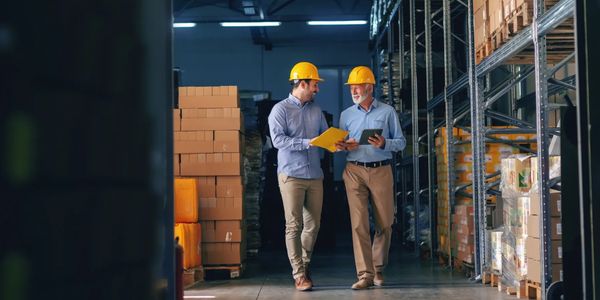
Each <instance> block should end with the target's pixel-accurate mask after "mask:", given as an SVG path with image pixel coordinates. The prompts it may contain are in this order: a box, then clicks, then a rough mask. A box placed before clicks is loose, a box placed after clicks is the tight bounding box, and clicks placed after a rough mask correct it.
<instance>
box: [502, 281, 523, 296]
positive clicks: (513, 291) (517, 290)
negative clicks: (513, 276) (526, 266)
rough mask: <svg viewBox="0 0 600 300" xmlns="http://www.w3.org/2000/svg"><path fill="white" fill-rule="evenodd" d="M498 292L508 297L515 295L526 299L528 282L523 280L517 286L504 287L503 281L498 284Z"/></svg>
mask: <svg viewBox="0 0 600 300" xmlns="http://www.w3.org/2000/svg"><path fill="white" fill-rule="evenodd" d="M498 292H504V293H506V294H507V295H514V296H517V298H520V299H525V297H526V292H527V281H526V280H521V281H519V284H518V285H517V286H508V285H503V284H502V281H500V282H498Z"/></svg>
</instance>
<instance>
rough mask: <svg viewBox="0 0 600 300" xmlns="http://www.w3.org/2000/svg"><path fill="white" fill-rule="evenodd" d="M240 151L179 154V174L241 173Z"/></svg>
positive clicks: (223, 174)
mask: <svg viewBox="0 0 600 300" xmlns="http://www.w3.org/2000/svg"><path fill="white" fill-rule="evenodd" d="M241 166H242V165H241V155H240V153H212V154H181V175H184V176H228V175H231V176H237V175H241Z"/></svg>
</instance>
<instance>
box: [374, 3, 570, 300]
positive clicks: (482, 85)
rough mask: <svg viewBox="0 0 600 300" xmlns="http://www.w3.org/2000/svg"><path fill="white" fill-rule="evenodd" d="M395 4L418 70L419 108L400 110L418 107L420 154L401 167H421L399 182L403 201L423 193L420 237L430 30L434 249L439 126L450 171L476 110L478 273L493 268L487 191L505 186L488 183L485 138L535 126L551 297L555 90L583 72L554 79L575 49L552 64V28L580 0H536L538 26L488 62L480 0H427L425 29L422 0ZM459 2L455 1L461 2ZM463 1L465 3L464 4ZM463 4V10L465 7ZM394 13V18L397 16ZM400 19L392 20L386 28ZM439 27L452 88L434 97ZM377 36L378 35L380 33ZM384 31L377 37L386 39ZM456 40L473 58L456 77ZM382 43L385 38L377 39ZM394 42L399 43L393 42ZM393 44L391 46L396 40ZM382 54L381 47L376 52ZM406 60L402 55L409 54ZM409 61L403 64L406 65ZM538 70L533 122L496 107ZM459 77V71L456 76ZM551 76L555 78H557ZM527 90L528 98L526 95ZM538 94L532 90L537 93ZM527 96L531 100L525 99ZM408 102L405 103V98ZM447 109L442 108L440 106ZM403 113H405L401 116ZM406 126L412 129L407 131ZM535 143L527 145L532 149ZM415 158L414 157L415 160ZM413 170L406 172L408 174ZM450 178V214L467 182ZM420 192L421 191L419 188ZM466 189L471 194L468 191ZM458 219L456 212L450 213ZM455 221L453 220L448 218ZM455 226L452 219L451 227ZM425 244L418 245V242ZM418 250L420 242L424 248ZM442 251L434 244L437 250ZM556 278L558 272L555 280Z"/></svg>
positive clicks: (413, 118) (414, 96)
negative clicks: (504, 73) (461, 132)
mask: <svg viewBox="0 0 600 300" xmlns="http://www.w3.org/2000/svg"><path fill="white" fill-rule="evenodd" d="M395 2H396V3H395V5H393V6H394V8H393V10H391V13H390V15H391V16H394V15H397V18H398V19H399V22H398V25H399V26H398V33H399V34H398V38H399V42H400V46H399V52H400V53H401V55H402V56H403V57H404V56H407V57H408V58H409V59H410V75H409V76H406V74H405V72H404V71H405V70H404V68H401V70H400V72H401V74H400V78H405V77H410V78H411V97H410V98H411V99H410V101H411V102H410V103H411V109H410V111H399V114H400V115H401V116H404V115H406V114H410V123H409V122H405V123H403V124H402V125H403V127H405V128H407V127H409V126H412V133H413V135H412V147H413V155H412V157H410V158H408V157H404V158H403V159H401V160H400V163H399V164H398V166H399V167H400V169H403V166H407V165H411V164H412V167H413V172H412V175H413V180H412V182H413V185H412V190H411V191H409V190H408V189H409V188H408V187H406V184H405V181H406V180H407V179H406V175H407V174H406V173H407V172H404V173H402V171H401V174H400V176H399V178H400V180H401V181H402V182H400V184H399V186H402V188H400V191H399V195H401V198H402V199H403V201H402V206H401V207H402V208H403V207H405V205H406V204H407V201H408V199H407V195H408V194H410V192H413V194H414V195H417V197H413V201H414V207H415V218H416V219H415V239H418V236H419V231H418V225H417V224H418V223H419V222H418V212H419V210H418V205H419V203H420V201H419V199H420V197H419V196H418V195H420V193H421V192H422V190H421V186H420V182H419V171H420V168H419V156H420V155H421V153H419V140H420V137H419V135H418V134H419V128H418V124H419V102H418V88H419V86H418V81H417V70H416V64H417V59H418V58H417V51H416V46H417V43H418V40H419V38H421V37H423V36H424V43H423V44H421V46H423V47H424V49H425V50H424V53H425V56H424V57H425V78H426V80H425V82H424V84H423V83H422V84H421V86H420V88H422V89H425V93H426V97H427V105H426V112H427V126H426V127H427V130H426V132H427V133H426V138H427V149H428V150H427V153H426V155H427V162H428V163H427V173H428V176H427V178H428V182H429V188H426V189H425V191H427V200H428V203H429V209H430V234H431V235H430V237H431V238H430V241H431V243H432V250H437V247H438V246H437V245H436V238H435V236H436V226H435V221H434V220H436V218H435V210H434V207H435V205H434V203H435V199H434V197H435V190H434V186H435V183H434V178H435V166H434V164H435V157H434V132H435V129H436V128H439V127H441V126H446V127H447V130H446V134H447V136H446V140H447V141H448V142H447V145H446V147H447V148H446V152H447V154H446V155H448V157H447V158H446V159H447V161H448V162H449V163H448V165H447V166H446V170H447V171H448V174H453V173H454V172H455V170H454V166H453V164H452V161H453V158H452V155H453V145H454V144H455V141H454V140H453V128H454V127H455V126H456V124H457V123H458V122H459V121H461V120H462V119H464V118H465V117H467V116H469V117H470V119H471V120H470V130H471V135H472V137H471V143H472V153H473V170H472V171H473V184H472V187H473V194H472V195H471V196H472V197H473V205H474V208H475V210H474V211H475V231H476V235H475V257H474V269H475V272H474V273H475V275H476V276H480V275H481V274H482V272H483V271H484V269H485V268H486V267H487V263H488V262H487V261H486V257H485V250H486V249H485V242H484V241H485V229H486V228H487V223H486V209H487V208H488V207H487V203H486V198H487V195H488V194H497V193H498V192H497V190H494V189H493V187H495V186H497V183H486V181H485V179H486V178H485V172H484V163H485V162H484V160H485V144H486V143H487V142H500V143H506V144H511V143H510V141H505V140H495V139H491V138H490V137H489V135H491V134H493V133H498V132H535V133H536V142H537V145H538V147H537V155H538V157H539V158H540V159H539V161H540V173H539V176H540V177H539V178H538V182H539V183H540V187H541V190H540V191H541V193H540V197H541V203H542V206H543V207H542V218H541V224H540V228H542V230H541V232H542V236H541V240H542V241H544V245H543V247H542V249H543V250H542V252H543V253H541V254H542V255H541V257H542V258H543V263H542V264H541V265H542V273H543V274H544V280H542V281H543V282H542V290H543V294H544V297H545V294H546V291H547V289H548V287H549V285H550V283H551V282H552V280H553V278H551V270H550V268H551V265H550V264H549V256H550V251H551V249H550V245H549V243H547V242H546V241H548V240H549V239H548V236H549V218H548V214H549V213H548V205H547V203H548V197H549V188H550V187H549V174H548V164H549V159H548V157H549V153H548V148H549V137H550V135H556V134H558V132H559V129H556V128H549V127H548V119H547V115H548V110H549V105H548V96H549V95H552V94H555V93H557V92H559V91H562V90H564V89H574V88H575V86H574V82H575V77H576V76H573V77H570V78H567V79H564V80H562V81H558V80H555V79H552V76H553V74H554V73H555V72H556V71H557V70H558V69H560V68H561V67H563V66H564V65H566V64H567V63H568V62H569V61H571V60H572V59H573V58H574V57H575V55H574V54H572V55H568V56H566V57H565V58H564V59H563V60H562V61H560V62H559V63H558V64H556V65H554V66H553V67H552V68H549V67H548V62H547V54H546V52H547V50H546V35H547V34H549V33H550V32H551V31H552V30H553V29H554V28H556V27H557V26H558V25H560V24H562V23H564V22H565V21H566V20H567V19H569V18H572V17H574V12H575V0H561V1H560V2H558V3H557V4H555V5H554V6H553V7H552V8H551V9H549V10H548V11H544V7H545V6H544V1H543V0H534V4H535V5H534V17H533V21H532V23H531V25H529V26H528V27H526V28H524V29H522V30H521V31H520V32H519V33H517V34H516V35H514V36H513V37H511V38H510V40H509V41H508V42H507V43H506V44H504V45H502V46H501V47H499V48H498V49H496V50H495V51H494V52H493V53H492V54H491V55H489V56H488V57H487V58H485V59H484V60H483V61H481V62H480V63H479V64H476V63H475V49H474V24H473V17H472V16H473V0H466V1H461V0H443V1H442V6H441V7H440V8H438V9H437V10H435V11H433V12H432V3H436V4H437V3H439V1H433V0H425V1H424V10H423V21H424V25H425V26H424V32H423V33H417V32H416V31H415V24H416V21H417V18H416V13H420V11H417V8H416V7H415V0H409V5H408V6H402V1H395ZM453 7H454V8H453ZM461 7H462V8H461ZM403 9H408V10H409V12H408V15H409V18H410V28H409V34H408V36H409V37H410V51H404V45H403V44H404V37H405V33H404V28H402V24H403V23H402V17H403V15H404V12H403ZM461 10H462V11H461ZM463 11H466V12H467V13H466V14H464V15H463V17H464V18H466V24H467V25H466V37H465V38H464V39H463V38H461V37H460V36H458V35H457V34H455V31H454V30H453V28H452V26H451V24H452V18H453V17H454V16H456V15H460V14H461V13H462V12H463ZM440 12H441V13H442V18H443V24H442V25H441V26H440V24H439V22H438V21H437V20H436V18H439V14H440ZM389 19H393V17H390V18H389ZM391 25H392V26H393V25H394V24H390V23H389V22H388V23H387V24H385V26H384V27H389V26H391ZM433 26H437V27H442V29H443V30H444V31H443V36H444V47H443V48H444V88H443V90H442V91H441V92H439V93H438V94H437V95H435V96H434V76H433V61H434V60H433V54H434V53H433V47H432V28H433ZM382 32H384V34H388V37H390V38H393V36H391V35H390V31H389V30H388V31H385V30H384V31H382ZM376 36H377V34H376ZM380 39H381V37H380V36H379V38H378V39H377V40H380ZM453 43H466V45H465V47H466V49H467V51H466V61H467V69H466V71H465V72H464V73H463V74H462V75H461V76H456V74H457V73H458V72H457V67H456V64H455V63H454V62H453V60H452V56H451V53H452V51H453V50H454V47H453ZM377 44H378V43H377ZM391 44H392V45H393V43H391ZM531 44H533V46H534V60H533V65H532V66H523V67H519V68H513V69H516V71H515V72H513V73H512V74H511V76H510V77H509V78H508V79H506V80H504V81H502V82H500V83H499V84H498V86H497V87H495V88H493V89H492V86H491V85H492V84H491V80H490V73H491V72H492V71H494V70H495V69H497V68H498V67H500V66H501V65H502V64H503V63H504V62H506V61H507V60H508V59H509V58H511V57H514V56H516V55H517V54H519V53H520V52H522V51H523V50H524V49H525V48H527V47H528V46H531ZM388 46H389V45H388ZM376 53H377V52H376ZM401 61H402V59H401ZM402 65H403V64H402ZM532 74H534V75H535V82H536V92H535V108H536V110H535V111H536V123H535V124H531V123H529V122H527V121H524V120H521V119H519V118H517V116H515V115H510V114H504V113H500V112H497V111H494V110H492V109H491V108H492V104H494V103H495V102H497V101H498V100H499V99H501V97H502V96H504V95H505V94H507V93H509V92H510V91H511V90H512V89H513V88H514V87H515V86H517V85H519V84H521V83H522V82H523V81H524V80H525V79H526V78H527V77H528V76H530V75H532ZM456 77H458V78H456ZM549 83H550V84H549ZM463 92H466V93H467V95H468V98H469V99H470V100H469V102H468V105H463V106H460V105H456V107H455V104H457V103H454V99H453V98H454V96H456V95H458V94H459V93H463ZM526 98H527V97H523V99H526ZM530 98H531V97H529V99H530ZM398 100H399V101H408V100H409V99H398ZM523 101H525V100H523ZM442 103H443V104H444V107H443V110H444V118H443V119H444V120H443V121H442V122H439V123H437V124H435V123H434V122H435V120H436V119H435V110H436V109H438V107H441V105H442ZM400 106H401V107H402V105H400ZM438 110H439V109H438ZM401 119H402V118H401ZM486 120H495V121H500V122H503V123H507V124H510V125H514V126H517V127H519V128H515V129H503V130H499V129H490V128H487V127H486V123H489V121H487V122H486ZM405 132H406V131H405ZM525 150H527V149H525ZM409 161H410V162H409ZM402 175H405V176H402ZM448 177H449V180H448V183H447V187H446V189H447V191H448V195H447V199H448V200H449V202H450V205H449V209H448V210H449V211H448V215H449V216H450V215H451V213H452V207H453V203H454V199H455V195H456V193H457V192H460V191H462V190H463V189H464V186H462V187H455V186H454V182H453V181H452V179H451V176H448ZM415 191H416V193H414V192H415ZM463 195H464V193H463ZM449 219H450V218H449ZM448 225H450V224H448ZM448 227H450V226H448ZM415 248H417V247H415ZM416 250H417V249H416ZM433 253H434V251H432V255H433ZM449 266H450V267H451V266H452V262H451V255H450V259H449ZM555 280H556V279H555Z"/></svg>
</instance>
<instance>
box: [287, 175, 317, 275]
mask: <svg viewBox="0 0 600 300" xmlns="http://www.w3.org/2000/svg"><path fill="white" fill-rule="evenodd" d="M278 179H279V190H280V191H281V198H282V199H283V210H284V211H285V246H286V248H287V253H288V258H289V259H290V264H291V265H292V276H294V279H296V278H298V277H300V276H302V275H304V272H305V270H306V267H308V264H309V263H310V258H311V256H312V251H313V247H314V246H315V241H316V240H317V234H318V233H319V228H320V225H321V209H322V207H323V179H300V178H294V177H289V176H287V175H285V174H283V173H280V174H278Z"/></svg>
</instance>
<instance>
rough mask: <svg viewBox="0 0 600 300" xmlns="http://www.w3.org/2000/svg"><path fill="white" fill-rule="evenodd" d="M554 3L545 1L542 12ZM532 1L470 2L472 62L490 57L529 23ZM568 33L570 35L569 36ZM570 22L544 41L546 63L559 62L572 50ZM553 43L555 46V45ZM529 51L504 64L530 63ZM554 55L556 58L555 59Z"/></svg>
mask: <svg viewBox="0 0 600 300" xmlns="http://www.w3.org/2000/svg"><path fill="white" fill-rule="evenodd" d="M556 3H558V0H546V1H545V6H546V10H548V9H550V8H551V7H552V6H554V5H555V4H556ZM534 4H535V1H533V0H474V1H473V29H474V46H475V53H476V55H475V59H476V63H479V62H481V61H482V60H483V59H484V58H486V57H487V56H489V55H490V54H492V52H493V51H495V50H496V49H498V48H499V47H500V46H502V45H503V44H505V43H506V42H508V40H509V39H510V38H511V37H512V36H514V35H516V34H517V33H518V32H519V31H521V30H522V29H523V28H525V27H527V26H529V25H530V24H531V23H532V22H533V5H534ZM569 33H571V34H570V35H569ZM572 33H573V23H572V21H569V22H567V23H565V24H562V25H561V26H559V28H557V29H556V30H554V31H553V32H552V33H550V36H554V37H553V38H551V39H549V40H548V43H549V47H548V51H549V58H548V59H549V61H560V60H559V58H560V57H565V56H566V55H568V54H570V53H572V52H573V50H574V45H573V43H574V36H573V35H572ZM555 44H556V45H555ZM532 51H533V50H532V49H530V48H527V49H525V51H523V52H522V53H520V54H518V55H516V56H515V57H513V58H511V59H509V60H508V62H507V63H521V64H525V63H532V59H533V53H532ZM555 55H558V56H559V57H555Z"/></svg>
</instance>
